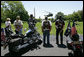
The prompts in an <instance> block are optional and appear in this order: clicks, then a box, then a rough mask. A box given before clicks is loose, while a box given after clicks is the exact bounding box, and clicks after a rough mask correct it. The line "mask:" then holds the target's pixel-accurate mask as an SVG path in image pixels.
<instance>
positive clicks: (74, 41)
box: [64, 21, 83, 56]
mask: <svg viewBox="0 0 84 57" xmlns="http://www.w3.org/2000/svg"><path fill="white" fill-rule="evenodd" d="M75 25H77V24H76V22H75V21H73V25H72V27H71V25H70V21H69V22H68V26H67V29H66V31H65V33H64V35H65V36H66V37H67V41H66V43H67V47H68V49H69V50H71V52H69V56H83V39H81V38H80V37H79V34H78V33H77V30H76V27H75Z"/></svg>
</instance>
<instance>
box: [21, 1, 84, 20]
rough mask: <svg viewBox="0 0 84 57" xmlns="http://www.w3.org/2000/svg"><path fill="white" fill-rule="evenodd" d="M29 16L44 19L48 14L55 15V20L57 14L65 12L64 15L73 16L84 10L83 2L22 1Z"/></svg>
mask: <svg viewBox="0 0 84 57" xmlns="http://www.w3.org/2000/svg"><path fill="white" fill-rule="evenodd" d="M21 2H22V4H23V5H24V8H25V9H26V11H27V12H28V14H29V15H30V14H33V15H34V8H35V18H39V17H40V18H44V17H45V16H44V15H47V14H48V12H51V13H53V18H55V15H56V14H57V12H63V13H64V15H68V14H72V13H73V12H74V11H75V12H76V11H78V10H82V9H83V1H21Z"/></svg>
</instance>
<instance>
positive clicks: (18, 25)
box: [5, 16, 23, 34]
mask: <svg viewBox="0 0 84 57" xmlns="http://www.w3.org/2000/svg"><path fill="white" fill-rule="evenodd" d="M10 20H11V19H10V18H7V20H6V22H5V25H6V28H9V29H10V30H12V28H11V21H10ZM14 27H15V32H16V34H22V28H23V22H22V21H21V20H20V16H17V17H16V20H15V21H14Z"/></svg>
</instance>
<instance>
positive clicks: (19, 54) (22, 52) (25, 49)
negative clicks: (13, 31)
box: [4, 45, 41, 56]
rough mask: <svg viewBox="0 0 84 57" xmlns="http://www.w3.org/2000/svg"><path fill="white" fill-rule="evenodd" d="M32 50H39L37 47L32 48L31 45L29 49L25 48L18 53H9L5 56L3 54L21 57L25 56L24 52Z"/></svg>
mask: <svg viewBox="0 0 84 57" xmlns="http://www.w3.org/2000/svg"><path fill="white" fill-rule="evenodd" d="M34 49H36V50H37V49H41V48H40V47H39V46H34V45H32V46H29V47H26V48H24V49H21V50H20V51H19V52H16V53H15V52H9V53H7V54H5V55H4V56H21V55H22V54H25V53H26V52H28V51H30V50H31V51H33V50H34Z"/></svg>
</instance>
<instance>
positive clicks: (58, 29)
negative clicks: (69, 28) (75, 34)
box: [55, 16, 65, 45]
mask: <svg viewBox="0 0 84 57" xmlns="http://www.w3.org/2000/svg"><path fill="white" fill-rule="evenodd" d="M64 25H65V23H64V21H63V20H62V16H59V19H57V20H56V22H55V26H56V44H57V45H58V44H59V39H58V36H59V34H60V41H61V44H63V28H64Z"/></svg>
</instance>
